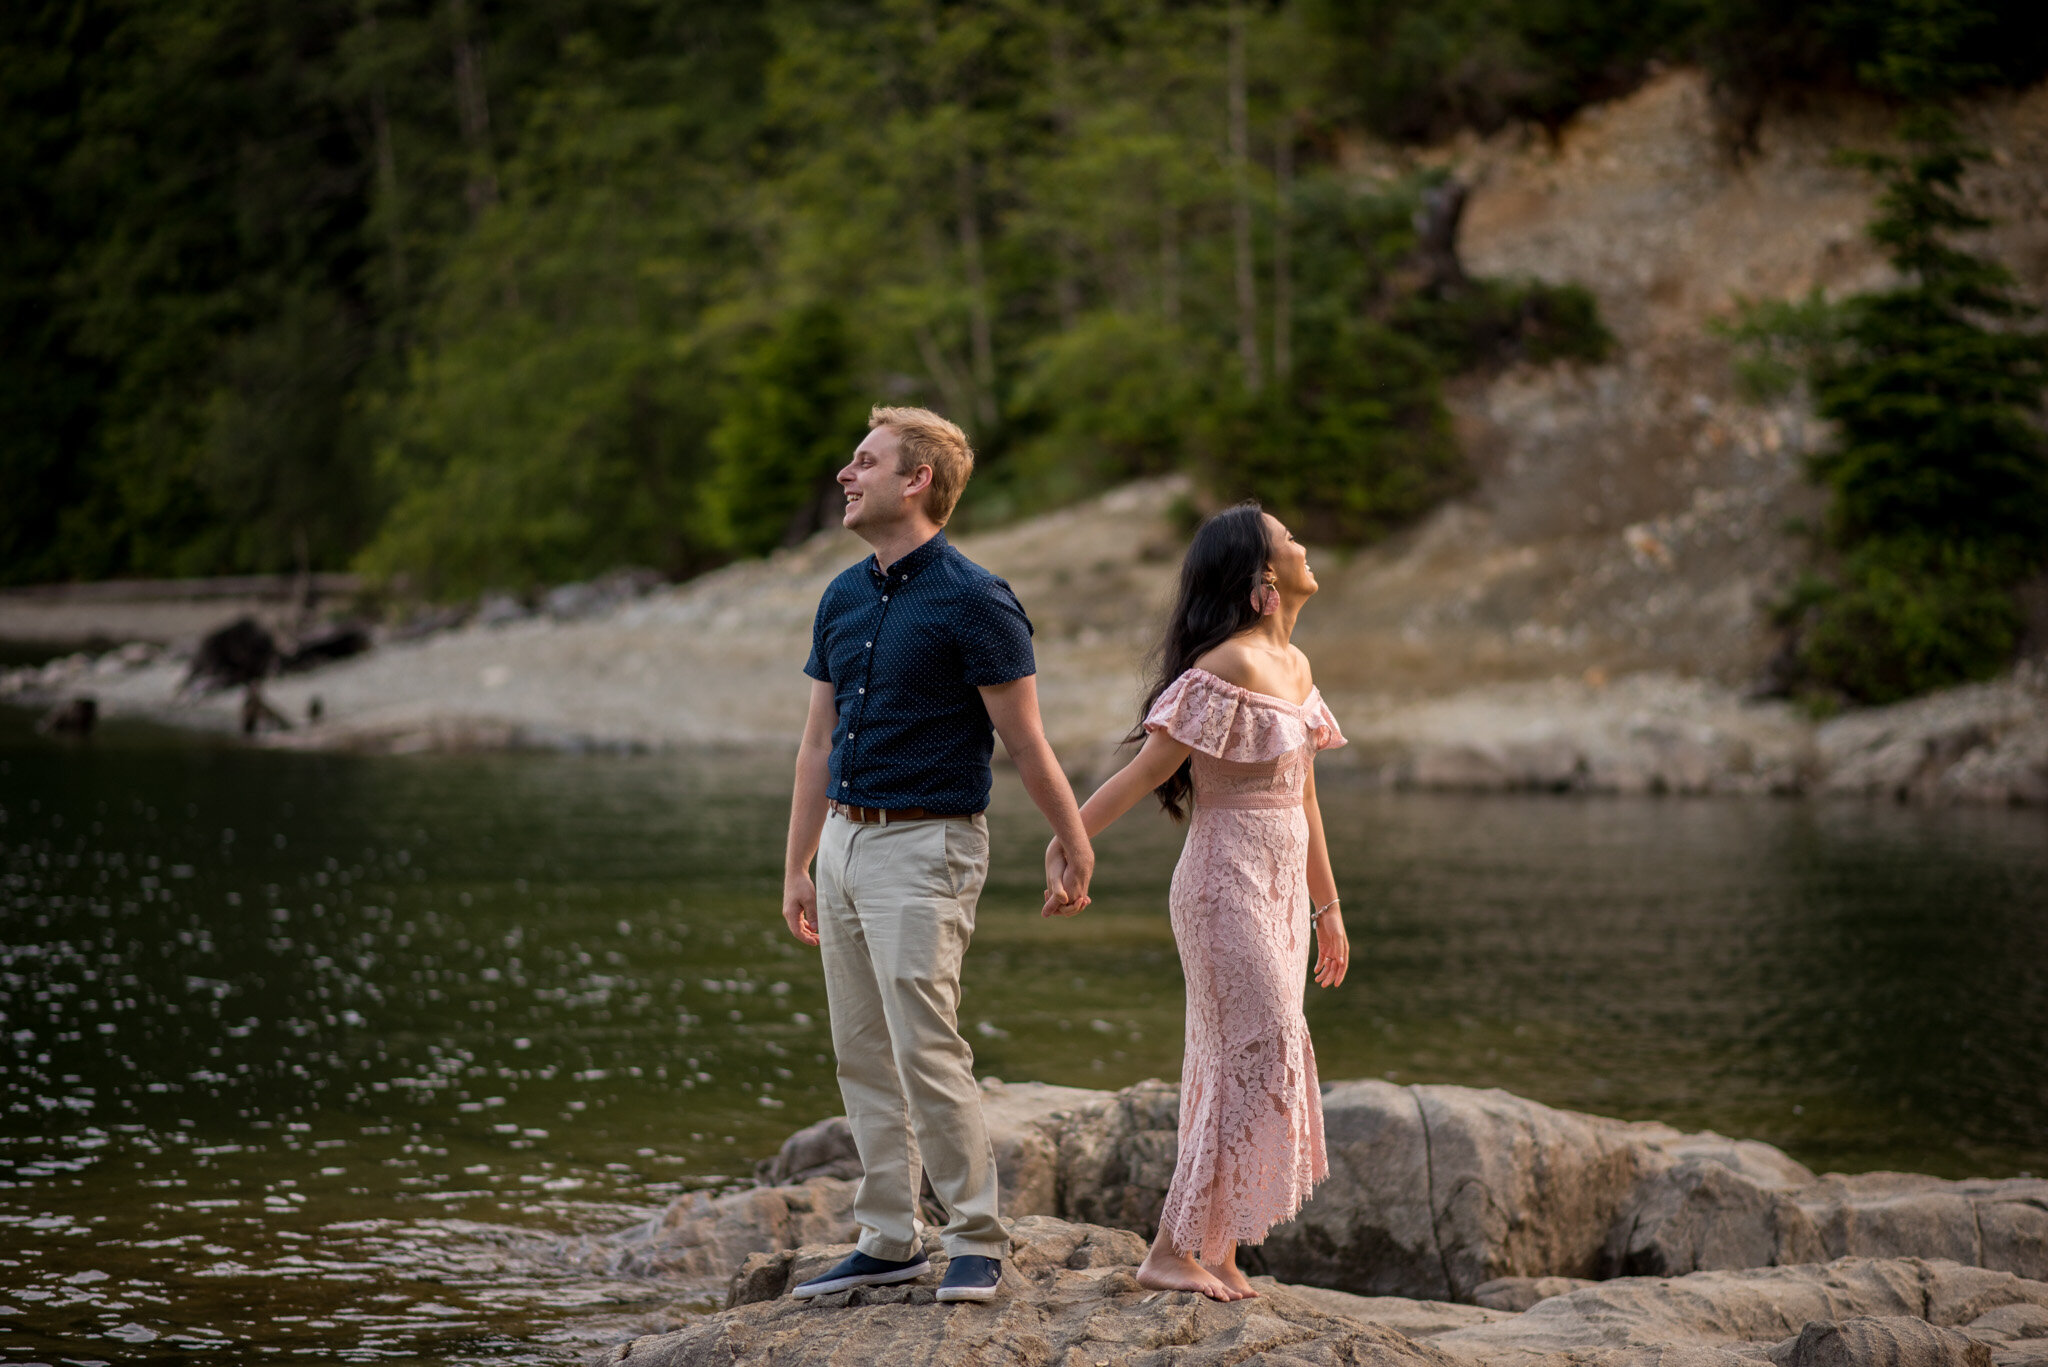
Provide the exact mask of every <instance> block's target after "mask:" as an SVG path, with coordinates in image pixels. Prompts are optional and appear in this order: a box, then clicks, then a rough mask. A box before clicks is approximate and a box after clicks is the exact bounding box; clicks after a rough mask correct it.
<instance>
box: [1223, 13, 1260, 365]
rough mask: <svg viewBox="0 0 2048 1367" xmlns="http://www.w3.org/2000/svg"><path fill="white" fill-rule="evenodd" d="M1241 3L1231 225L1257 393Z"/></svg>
mask: <svg viewBox="0 0 2048 1367" xmlns="http://www.w3.org/2000/svg"><path fill="white" fill-rule="evenodd" d="M1244 28H1245V20H1244V6H1243V4H1241V3H1236V2H1235V0H1233V3H1232V4H1231V6H1230V53H1229V62H1228V77H1229V85H1230V189H1231V204H1230V227H1231V238H1232V246H1233V248H1234V250H1235V255H1236V265H1237V355H1238V359H1239V360H1241V361H1242V362H1243V363H1244V385H1245V388H1246V389H1249V390H1252V391H1253V392H1257V390H1258V388H1259V386H1260V384H1261V383H1262V377H1261V376H1260V374H1259V296H1258V285H1257V283H1256V282H1255V281H1254V279H1253V272H1254V271H1255V270H1256V269H1257V266H1256V263H1255V262H1254V261H1253V259H1252V189H1251V178H1250V173H1249V166H1248V163H1249V161H1250V160H1251V129H1250V127H1249V123H1250V113H1249V110H1248V103H1249V101H1248V100H1247V97H1246V94H1245V69H1244V68H1245V52H1244V46H1245V34H1244Z"/></svg>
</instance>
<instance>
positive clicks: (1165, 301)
mask: <svg viewBox="0 0 2048 1367" xmlns="http://www.w3.org/2000/svg"><path fill="white" fill-rule="evenodd" d="M1159 316H1160V317H1161V318H1163V319H1165V320H1166V325H1167V326H1168V327H1176V328H1177V327H1179V326H1180V210H1178V209H1177V208H1175V207H1174V204H1173V201H1172V200H1171V199H1170V198H1168V197H1167V196H1165V195H1161V196H1160V197H1159Z"/></svg>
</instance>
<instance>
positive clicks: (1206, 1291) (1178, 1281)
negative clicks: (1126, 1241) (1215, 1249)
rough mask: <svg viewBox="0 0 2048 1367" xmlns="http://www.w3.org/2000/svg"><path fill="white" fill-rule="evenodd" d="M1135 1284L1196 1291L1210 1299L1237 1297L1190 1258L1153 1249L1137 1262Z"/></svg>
mask: <svg viewBox="0 0 2048 1367" xmlns="http://www.w3.org/2000/svg"><path fill="white" fill-rule="evenodd" d="M1138 1285H1140V1286H1142V1287H1144V1288H1146V1289H1147V1290H1150V1291H1198V1292H1200V1293H1201V1294H1202V1295H1204V1296H1207V1297H1208V1298H1209V1299H1210V1300H1212V1301H1234V1300H1237V1299H1238V1295H1237V1293H1236V1292H1235V1291H1232V1290H1231V1289H1230V1288H1229V1287H1228V1286H1226V1285H1224V1284H1223V1282H1221V1281H1220V1280H1218V1279H1217V1277H1216V1276H1215V1274H1214V1273H1211V1272H1210V1271H1208V1270H1207V1269H1206V1268H1204V1267H1203V1266H1202V1265H1201V1264H1200V1263H1198V1262H1196V1261H1195V1260H1194V1259H1193V1258H1183V1257H1180V1256H1178V1255H1175V1254H1162V1253H1161V1252H1160V1251H1159V1250H1158V1249H1156V1248H1155V1249H1153V1250H1152V1251H1151V1252H1150V1253H1148V1254H1146V1255H1145V1261H1144V1262H1142V1263H1140V1264H1139V1265H1138Z"/></svg>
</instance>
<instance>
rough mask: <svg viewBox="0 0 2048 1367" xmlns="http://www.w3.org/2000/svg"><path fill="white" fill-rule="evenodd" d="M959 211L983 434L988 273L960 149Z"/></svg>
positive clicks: (989, 346)
mask: <svg viewBox="0 0 2048 1367" xmlns="http://www.w3.org/2000/svg"><path fill="white" fill-rule="evenodd" d="M954 167H955V169H954V172H953V192H954V195H955V198H956V200H957V202H958V208H959V215H960V258H961V263H962V265H963V266H964V267H965V268H966V272H967V327H968V340H969V343H970V344H971V346H972V347H973V354H974V415H975V419H976V421H977V422H979V423H980V424H981V431H980V432H979V433H977V434H976V435H978V436H981V437H986V436H987V435H988V434H989V433H990V432H991V431H993V430H994V428H995V425H996V351H995V338H994V335H993V332H992V330H991V327H990V323H989V303H988V274H987V272H986V271H985V270H984V269H983V267H982V260H981V219H980V216H979V215H978V214H976V213H975V209H974V163H973V161H972V160H971V159H970V158H969V157H968V155H967V153H966V151H965V150H964V149H963V150H962V152H961V154H960V159H959V160H958V161H957V162H955V163H954Z"/></svg>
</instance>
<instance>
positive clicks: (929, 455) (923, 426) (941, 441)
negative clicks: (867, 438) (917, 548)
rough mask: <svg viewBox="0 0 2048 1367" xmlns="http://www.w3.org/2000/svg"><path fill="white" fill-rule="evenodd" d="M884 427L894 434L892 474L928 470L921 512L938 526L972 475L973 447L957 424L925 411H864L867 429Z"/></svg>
mask: <svg viewBox="0 0 2048 1367" xmlns="http://www.w3.org/2000/svg"><path fill="white" fill-rule="evenodd" d="M877 427H886V428H888V429H889V430H890V431H892V432H894V433H895V434H896V472H897V473H898V474H902V475H907V474H909V473H910V472H911V471H913V470H915V469H916V468H917V467H918V466H920V465H929V466H931V467H932V482H931V487H930V488H929V489H927V490H926V491H925V500H924V510H925V513H926V515H927V516H929V517H930V518H931V520H932V521H934V522H936V523H938V524H939V525H940V526H941V527H943V526H945V525H946V519H947V518H949V517H951V516H952V515H953V506H954V505H955V504H957V503H958V502H959V501H960V491H961V490H963V489H965V488H966V487H967V477H968V476H969V475H971V474H973V473H974V448H973V447H972V446H970V445H968V443H967V434H966V433H965V432H962V431H961V430H960V428H959V426H958V425H957V424H954V423H951V422H948V421H947V420H946V419H944V418H942V417H940V416H939V415H938V414H936V413H934V412H932V411H931V410H930V409H929V408H896V407H892V406H890V405H887V404H876V405H875V406H874V407H873V408H872V409H870V410H868V430H869V431H873V430H874V429H875V428H877Z"/></svg>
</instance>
